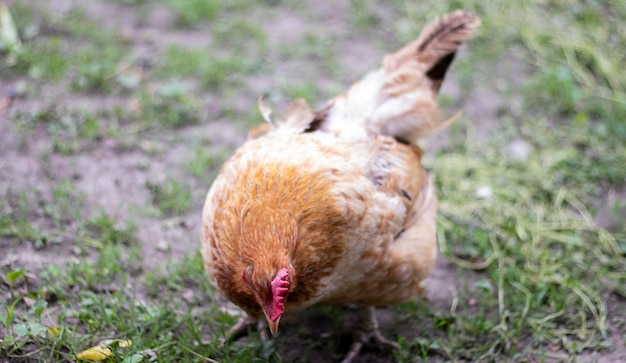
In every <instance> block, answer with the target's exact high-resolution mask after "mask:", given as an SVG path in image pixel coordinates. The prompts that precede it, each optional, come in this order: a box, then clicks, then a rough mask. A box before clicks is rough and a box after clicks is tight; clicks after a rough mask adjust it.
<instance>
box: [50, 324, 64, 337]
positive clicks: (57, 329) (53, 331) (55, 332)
mask: <svg viewBox="0 0 626 363" xmlns="http://www.w3.org/2000/svg"><path fill="white" fill-rule="evenodd" d="M48 335H49V336H51V337H58V336H59V335H61V327H58V326H51V327H49V328H48Z"/></svg>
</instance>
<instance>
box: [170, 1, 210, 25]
mask: <svg viewBox="0 0 626 363" xmlns="http://www.w3.org/2000/svg"><path fill="white" fill-rule="evenodd" d="M168 5H169V6H170V7H171V8H172V9H173V10H174V11H175V12H176V13H177V15H178V24H179V25H180V26H184V27H191V26H197V25H199V23H201V22H203V21H207V20H211V19H215V18H216V17H217V16H218V15H219V13H220V2H219V1H217V0H180V1H173V0H169V1H168Z"/></svg>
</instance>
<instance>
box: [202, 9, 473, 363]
mask: <svg viewBox="0 0 626 363" xmlns="http://www.w3.org/2000/svg"><path fill="white" fill-rule="evenodd" d="M479 24H480V21H479V19H478V18H477V17H476V16H474V15H472V14H468V13H464V12H461V11H456V12H453V13H450V14H447V15H445V16H443V17H442V18H441V19H439V20H436V21H434V22H432V23H430V24H429V25H428V26H426V28H425V29H424V31H423V32H422V34H421V35H420V37H419V38H418V39H417V40H416V41H414V42H412V43H410V44H408V45H406V46H405V47H404V48H402V49H400V50H399V51H398V52H396V53H393V54H390V55H387V56H386V57H385V58H384V60H383V62H382V67H381V68H380V69H379V70H376V71H373V72H371V73H369V74H368V75H366V76H365V77H364V78H363V79H362V80H361V81H360V82H357V83H356V84H354V85H353V86H352V87H351V88H350V89H349V91H348V92H347V93H346V94H345V95H341V96H339V97H337V98H335V99H333V100H331V101H329V102H328V104H327V105H326V107H324V108H323V109H321V110H320V111H317V112H312V111H311V110H310V109H309V107H308V105H307V104H306V103H305V102H304V101H302V100H299V101H296V102H294V104H293V105H292V107H291V109H290V110H288V111H287V112H286V113H285V117H284V120H283V121H282V122H274V121H272V120H271V118H270V113H271V111H270V110H269V109H268V108H267V107H265V106H264V105H263V104H262V103H261V102H259V107H260V110H261V113H262V114H263V116H264V118H265V119H266V120H267V121H268V125H266V126H264V127H261V128H260V129H256V130H253V131H251V133H250V135H249V139H248V141H247V142H246V143H245V144H244V145H243V146H242V147H241V148H239V149H238V150H237V151H236V152H235V154H234V155H233V156H232V157H231V159H230V160H228V161H227V162H226V163H225V164H224V165H223V167H222V169H221V170H220V173H219V176H218V177H217V178H216V180H215V182H214V183H213V185H212V187H211V189H210V190H209V192H208V195H207V197H206V202H205V206H204V210H203V216H202V218H203V234H202V255H203V259H204V264H205V268H206V270H207V272H208V275H209V277H210V279H211V280H212V282H213V284H214V285H215V286H216V287H217V289H218V290H219V291H220V292H221V293H222V294H223V295H224V296H225V297H226V298H228V299H229V300H230V301H232V302H233V303H235V304H236V305H238V306H239V307H241V308H242V309H243V310H244V311H245V312H246V313H247V314H248V316H249V319H247V320H242V321H240V323H239V324H237V326H236V327H235V328H234V330H233V331H232V333H233V334H235V333H236V332H237V331H241V330H242V328H243V327H244V326H245V324H246V323H248V322H253V321H262V319H263V317H264V318H265V320H266V321H267V323H268V325H269V329H270V331H271V333H272V334H276V332H277V330H278V326H279V322H280V319H281V317H282V316H283V314H284V313H287V312H290V311H295V310H299V309H304V308H306V307H308V306H311V305H314V304H333V305H338V304H354V305H357V306H360V307H362V309H363V313H364V314H365V315H364V323H363V326H362V327H360V328H359V329H358V330H357V332H358V334H357V335H356V337H355V338H356V339H355V341H354V343H353V345H352V347H351V349H350V351H349V353H348V355H347V356H346V359H345V361H346V362H348V361H350V360H351V359H353V358H354V357H355V356H356V355H357V354H358V352H359V350H360V348H361V346H362V345H363V344H364V343H366V342H367V341H368V340H369V339H371V338H373V339H374V340H376V341H377V342H379V343H383V344H387V345H392V346H395V345H396V344H395V343H392V342H390V341H388V340H386V339H385V338H383V337H382V335H381V334H380V332H379V331H378V324H377V322H376V318H375V315H374V307H377V306H385V305H390V304H397V303H401V302H406V301H411V300H414V299H416V298H417V297H418V296H419V295H420V293H421V292H422V285H421V282H422V281H423V280H424V279H425V278H426V277H427V276H428V274H429V272H430V270H431V268H432V266H433V264H434V261H435V258H436V253H437V243H436V230H435V229H436V214H437V197H436V195H435V191H434V187H433V184H432V181H431V179H430V178H429V176H428V174H427V172H426V171H425V170H424V169H423V167H422V165H421V157H422V150H421V149H420V147H418V146H417V144H416V142H417V140H418V139H420V138H422V137H426V136H428V135H429V134H430V133H432V132H434V131H437V130H440V129H443V128H445V127H446V126H447V125H448V124H450V123H451V122H453V121H454V119H455V117H452V118H450V119H448V120H445V121H444V120H442V118H441V114H440V110H439V107H438V105H437V101H436V95H437V93H438V90H439V87H440V85H441V82H442V81H443V78H444V75H445V73H446V70H447V69H448V67H449V65H450V63H451V62H452V60H453V58H454V55H455V53H456V51H457V50H458V47H459V46H460V45H461V43H462V42H463V40H465V39H466V38H468V37H469V36H470V35H472V33H473V32H474V29H475V28H476V27H477V26H478V25H479Z"/></svg>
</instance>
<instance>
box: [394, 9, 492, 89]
mask: <svg viewBox="0 0 626 363" xmlns="http://www.w3.org/2000/svg"><path fill="white" fill-rule="evenodd" d="M479 25H480V20H479V19H478V18H477V17H476V16H475V15H473V14H469V13H465V12H463V11H460V10H457V11H455V12H453V13H450V14H446V15H444V16H443V17H441V19H437V20H434V21H432V22H431V23H429V24H428V25H426V27H424V30H422V33H421V34H420V36H419V38H418V39H417V40H416V41H414V42H412V43H410V44H407V45H406V46H405V47H403V48H402V49H400V50H399V51H398V52H396V53H394V54H390V55H388V56H387V57H385V60H384V61H383V68H384V69H385V72H386V73H391V72H393V71H396V70H398V68H401V67H402V66H403V65H405V64H407V63H409V62H411V61H412V60H416V61H417V62H418V63H420V64H422V65H423V66H424V67H425V68H426V71H425V74H426V76H427V77H428V78H429V79H430V80H431V81H432V83H433V84H432V86H433V91H434V92H435V93H436V92H437V91H439V86H440V85H441V82H442V81H443V78H444V76H445V74H446V71H447V70H448V67H449V66H450V64H451V63H452V60H454V56H455V54H456V51H457V50H458V48H459V47H460V46H461V44H462V43H463V41H464V40H465V39H467V38H469V37H470V36H471V35H472V34H473V33H474V30H475V29H476V27H478V26H479Z"/></svg>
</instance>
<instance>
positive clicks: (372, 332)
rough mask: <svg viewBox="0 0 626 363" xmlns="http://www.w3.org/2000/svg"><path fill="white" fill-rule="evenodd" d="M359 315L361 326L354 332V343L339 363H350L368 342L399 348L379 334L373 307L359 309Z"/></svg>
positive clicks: (396, 344)
mask: <svg viewBox="0 0 626 363" xmlns="http://www.w3.org/2000/svg"><path fill="white" fill-rule="evenodd" d="M360 315H361V325H360V326H359V327H357V329H356V330H355V331H354V341H353V342H352V345H351V346H350V350H349V351H348V354H346V356H345V358H344V359H343V360H342V361H341V363H351V362H352V360H353V359H354V358H355V357H356V356H357V355H358V354H359V352H360V351H361V348H362V347H363V345H364V344H366V343H369V342H370V341H373V342H374V343H376V344H380V345H384V346H386V347H388V348H392V349H399V348H400V345H398V343H395V342H392V341H391V340H389V339H387V338H385V337H384V336H383V335H382V334H381V333H380V329H379V327H378V320H377V319H376V309H375V308H374V307H373V306H368V307H364V308H361V311H360Z"/></svg>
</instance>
